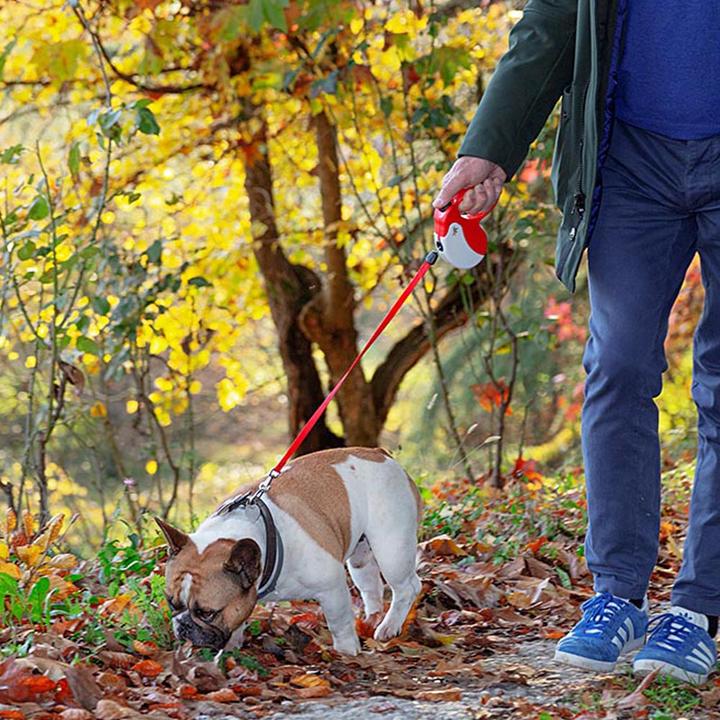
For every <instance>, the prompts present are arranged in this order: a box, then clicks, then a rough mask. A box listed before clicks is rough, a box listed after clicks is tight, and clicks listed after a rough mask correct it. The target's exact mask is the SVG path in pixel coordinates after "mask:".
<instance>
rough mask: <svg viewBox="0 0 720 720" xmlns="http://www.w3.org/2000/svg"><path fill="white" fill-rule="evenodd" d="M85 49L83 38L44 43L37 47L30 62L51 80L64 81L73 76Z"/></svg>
mask: <svg viewBox="0 0 720 720" xmlns="http://www.w3.org/2000/svg"><path fill="white" fill-rule="evenodd" d="M87 50H88V48H87V44H86V43H85V42H84V41H83V40H63V41H61V42H57V43H46V44H44V45H40V46H39V47H38V48H37V50H36V51H35V53H34V54H33V56H32V58H31V60H30V62H31V63H32V64H33V65H34V66H35V68H36V69H37V71H38V73H39V74H40V75H49V76H50V77H51V78H52V79H53V80H57V81H59V82H65V81H66V80H72V79H73V78H74V77H75V74H76V72H77V69H78V66H79V64H80V61H81V60H82V59H84V57H85V56H86V54H87Z"/></svg>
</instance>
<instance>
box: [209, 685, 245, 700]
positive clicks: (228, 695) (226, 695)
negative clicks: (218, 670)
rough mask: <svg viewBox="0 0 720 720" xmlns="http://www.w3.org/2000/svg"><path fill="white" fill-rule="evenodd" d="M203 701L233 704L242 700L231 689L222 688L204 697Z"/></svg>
mask: <svg viewBox="0 0 720 720" xmlns="http://www.w3.org/2000/svg"><path fill="white" fill-rule="evenodd" d="M203 699H204V700H210V701H211V702H216V703H231V702H238V700H240V698H239V697H238V696H237V694H236V693H235V692H234V691H233V690H231V689H230V688H221V689H220V690H214V691H213V692H209V693H207V695H205V696H204V697H203Z"/></svg>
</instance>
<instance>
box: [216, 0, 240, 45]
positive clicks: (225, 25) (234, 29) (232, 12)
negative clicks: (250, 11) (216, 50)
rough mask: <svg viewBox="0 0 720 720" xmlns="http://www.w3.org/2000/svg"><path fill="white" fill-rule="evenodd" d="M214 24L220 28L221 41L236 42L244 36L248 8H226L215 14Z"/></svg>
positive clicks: (219, 37) (218, 35)
mask: <svg viewBox="0 0 720 720" xmlns="http://www.w3.org/2000/svg"><path fill="white" fill-rule="evenodd" d="M213 22H214V24H215V26H216V27H217V28H218V34H217V37H218V39H219V40H225V41H228V40H235V38H237V37H239V36H240V35H241V34H242V30H243V25H245V24H247V7H246V6H244V5H243V6H239V7H238V6H237V5H236V6H232V7H225V8H223V9H222V10H219V11H218V12H216V13H215V15H214V16H213Z"/></svg>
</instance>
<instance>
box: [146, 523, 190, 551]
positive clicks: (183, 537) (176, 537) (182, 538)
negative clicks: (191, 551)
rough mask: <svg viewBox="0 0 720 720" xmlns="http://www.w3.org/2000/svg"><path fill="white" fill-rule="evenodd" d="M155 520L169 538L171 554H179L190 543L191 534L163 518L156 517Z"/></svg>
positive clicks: (167, 538) (166, 537)
mask: <svg viewBox="0 0 720 720" xmlns="http://www.w3.org/2000/svg"><path fill="white" fill-rule="evenodd" d="M155 522H156V523H157V526H158V527H159V528H160V530H161V531H162V534H163V535H164V536H165V539H166V540H167V544H168V549H169V550H170V554H171V555H177V554H178V553H179V552H180V551H181V550H182V549H183V548H184V547H185V546H186V545H187V544H188V541H189V540H190V536H189V535H187V534H186V533H184V532H183V531H182V530H178V529H177V528H174V527H173V526H172V525H170V524H169V523H166V522H165V521H164V520H163V519H162V518H159V517H156V518H155Z"/></svg>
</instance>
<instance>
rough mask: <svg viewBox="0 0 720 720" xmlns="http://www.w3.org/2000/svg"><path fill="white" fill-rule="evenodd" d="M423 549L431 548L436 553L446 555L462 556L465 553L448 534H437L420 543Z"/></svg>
mask: <svg viewBox="0 0 720 720" xmlns="http://www.w3.org/2000/svg"><path fill="white" fill-rule="evenodd" d="M421 547H423V548H424V549H428V550H431V551H432V552H433V553H435V554H436V555H443V556H447V557H453V556H455V557H463V556H465V555H467V553H466V552H465V551H464V550H463V549H462V548H461V547H460V546H459V545H458V544H457V543H456V542H455V540H453V539H452V538H451V537H450V536H449V535H438V536H437V537H434V538H431V539H430V540H426V541H425V542H424V543H422V546H421Z"/></svg>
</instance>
